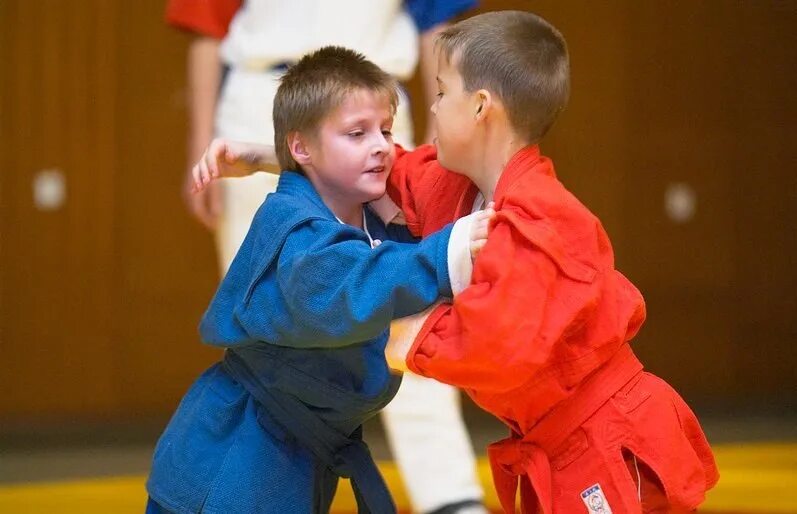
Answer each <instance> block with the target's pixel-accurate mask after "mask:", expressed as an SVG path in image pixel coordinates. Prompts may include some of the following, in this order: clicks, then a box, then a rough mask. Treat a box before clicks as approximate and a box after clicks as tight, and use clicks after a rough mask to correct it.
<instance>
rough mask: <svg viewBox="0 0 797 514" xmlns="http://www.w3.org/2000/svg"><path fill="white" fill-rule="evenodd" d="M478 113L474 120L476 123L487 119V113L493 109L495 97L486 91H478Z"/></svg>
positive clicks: (476, 100) (476, 98) (476, 96)
mask: <svg viewBox="0 0 797 514" xmlns="http://www.w3.org/2000/svg"><path fill="white" fill-rule="evenodd" d="M475 103H476V113H475V115H474V118H475V119H476V121H481V120H483V119H484V118H486V117H487V113H489V112H490V109H492V107H493V95H492V94H490V92H489V91H487V90H486V89H480V90H478V91H476V95H475Z"/></svg>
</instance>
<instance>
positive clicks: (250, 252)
mask: <svg viewBox="0 0 797 514" xmlns="http://www.w3.org/2000/svg"><path fill="white" fill-rule="evenodd" d="M396 102H397V97H396V89H395V83H394V81H393V80H392V79H391V78H390V76H389V75H387V74H386V73H384V72H383V71H382V70H380V69H379V68H378V67H376V66H375V65H374V64H372V63H371V62H369V61H367V60H365V59H364V58H363V57H362V56H361V55H359V54H357V53H355V52H352V51H349V50H345V49H341V48H335V47H327V48H324V49H322V50H319V51H317V52H314V53H313V54H310V55H308V56H306V57H305V58H303V59H302V60H301V61H299V63H297V64H296V65H295V66H294V67H293V68H291V70H290V71H289V72H288V73H286V75H285V76H284V78H283V79H282V82H281V85H280V88H279V90H278V92H277V96H276V97H275V106H274V125H275V134H276V135H275V140H276V153H277V158H278V160H279V162H280V165H281V167H282V169H285V170H296V171H288V172H285V173H283V174H282V176H281V177H280V181H279V185H278V188H277V191H276V193H274V194H272V195H269V197H268V198H267V200H266V201H265V202H264V204H263V206H262V207H261V208H260V210H259V211H258V213H257V214H256V216H255V218H254V221H253V223H252V226H251V228H250V230H249V233H248V235H247V237H246V239H245V241H244V243H243V245H242V246H241V249H240V251H239V252H238V254H237V256H236V257H235V260H234V261H233V263H232V265H231V267H230V270H229V272H228V273H227V275H226V277H225V278H224V280H223V281H222V283H221V285H220V287H219V289H218V291H217V292H216V295H215V297H214V298H213V300H212V302H211V304H210V307H209V308H208V311H207V312H206V313H205V316H204V318H203V320H202V323H201V325H200V332H201V335H202V338H203V339H204V340H205V341H206V342H207V343H209V344H213V345H217V346H222V347H225V348H227V351H226V353H225V357H224V359H223V361H222V362H220V363H218V364H216V365H214V366H213V367H211V368H210V369H209V370H207V371H206V372H205V373H204V374H203V375H202V376H201V377H200V378H199V379H198V380H197V381H196V382H195V383H194V385H193V386H192V387H191V389H190V390H189V391H188V393H187V394H186V396H185V397H184V398H183V400H182V402H181V404H180V406H179V407H178V409H177V412H176V413H175V414H174V416H173V418H172V420H171V421H170V423H169V425H168V426H167V428H166V430H165V432H164V434H163V435H162V436H161V439H160V440H159V442H158V445H157V447H156V449H155V454H154V459H153V466H152V471H151V474H150V477H149V480H148V482H147V491H148V493H149V495H150V500H149V503H148V507H147V509H148V511H151V512H162V511H167V512H181V513H193V512H208V513H212V512H219V513H232V512H264V513H284V512H291V513H305V512H306V513H310V512H327V511H328V510H329V505H330V503H331V501H332V497H333V495H334V492H335V488H336V486H337V481H338V477H340V476H345V477H351V479H352V484H353V487H354V490H355V495H356V497H357V501H358V505H359V510H360V512H364V513H369V512H370V513H376V514H383V513H390V512H395V507H394V505H393V503H392V501H391V499H390V496H389V494H388V491H387V488H386V487H385V485H384V482H383V481H382V479H381V477H380V476H379V473H378V471H377V469H376V466H375V464H374V462H373V459H372V458H371V456H370V454H369V452H368V449H367V447H366V446H365V445H364V443H363V442H362V438H361V425H362V423H363V421H365V420H366V419H367V418H369V417H370V416H372V415H373V414H375V413H376V412H377V411H378V410H379V409H381V408H382V407H384V405H385V404H387V402H389V401H390V399H391V398H392V396H393V395H394V394H395V392H396V390H397V388H398V385H399V380H400V379H399V378H398V377H397V376H395V375H393V374H391V373H390V371H389V370H388V367H387V364H386V362H385V358H384V347H385V342H386V340H387V327H388V325H389V323H390V321H391V320H392V319H394V318H399V317H403V316H407V315H410V314H413V313H417V312H419V311H422V310H424V309H426V308H427V307H429V306H430V305H431V304H432V303H434V301H435V300H437V299H438V297H440V296H444V297H450V296H451V286H450V278H449V270H448V255H449V252H460V251H463V252H467V251H468V245H460V246H457V245H450V244H449V238H450V234H451V230H452V228H451V226H448V227H446V228H444V229H442V230H441V231H439V232H438V233H436V234H434V235H432V236H430V237H428V238H426V239H424V240H423V241H422V242H420V243H418V244H403V243H396V242H392V241H385V242H384V243H381V244H380V241H379V240H380V239H381V240H386V239H396V238H397V237H398V234H397V233H396V232H397V231H398V230H400V229H399V228H398V227H389V228H385V227H384V225H381V221H379V219H378V218H377V217H376V216H375V215H374V214H373V213H371V212H370V211H369V210H368V209H367V208H365V207H364V204H365V203H367V202H369V201H371V200H374V199H376V198H379V197H381V196H382V195H383V194H384V192H385V183H386V180H387V176H388V174H389V172H390V169H391V167H392V165H393V160H394V158H395V149H394V145H393V143H392V140H391V135H390V128H391V124H392V118H393V114H394V112H395V108H396ZM264 122H265V121H264ZM391 236H392V237H391ZM483 237H486V229H485V232H484V234H483Z"/></svg>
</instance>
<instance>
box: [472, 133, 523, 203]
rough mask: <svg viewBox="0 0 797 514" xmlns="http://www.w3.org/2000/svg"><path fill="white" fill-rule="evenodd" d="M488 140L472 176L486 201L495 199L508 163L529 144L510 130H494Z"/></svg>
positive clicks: (488, 135)
mask: <svg viewBox="0 0 797 514" xmlns="http://www.w3.org/2000/svg"><path fill="white" fill-rule="evenodd" d="M486 140H487V144H485V145H484V149H483V152H482V155H481V158H480V159H478V162H479V166H478V167H477V168H476V169H474V174H473V176H472V177H470V178H471V180H472V181H473V183H474V184H476V187H478V188H479V191H481V193H482V196H484V201H485V203H487V202H491V201H493V196H495V188H496V186H497V185H498V181H499V180H500V178H501V174H502V173H503V172H504V168H506V165H507V163H508V162H509V161H510V159H512V157H513V156H514V155H515V154H516V153H517V152H519V151H520V150H521V149H522V148H524V147H526V146H528V144H529V143H528V142H527V141H523V140H521V139H520V138H518V137H517V136H516V135H515V134H514V133H512V132H510V131H493V133H492V134H489V133H488V134H487V138H486Z"/></svg>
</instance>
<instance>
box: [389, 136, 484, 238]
mask: <svg viewBox="0 0 797 514" xmlns="http://www.w3.org/2000/svg"><path fill="white" fill-rule="evenodd" d="M470 185H471V182H470V180H468V178H467V177H464V176H462V175H457V174H455V173H453V172H451V171H448V170H447V169H445V168H443V167H442V166H440V163H439V162H437V150H436V149H435V147H434V146H433V145H422V146H419V147H418V148H416V149H415V150H413V151H407V150H405V149H404V148H402V147H401V146H399V145H396V160H395V162H394V164H393V170H392V171H391V172H390V177H389V178H388V181H387V192H388V194H389V195H390V198H391V199H392V200H393V202H395V203H396V205H398V206H399V207H400V208H401V210H402V211H403V212H404V218H405V219H406V220H407V228H409V229H410V232H412V234H413V235H414V236H416V237H422V236H427V235H429V234H431V233H433V232H436V231H437V230H439V229H441V228H442V227H444V226H445V225H446V224H448V223H451V222H452V221H454V220H455V218H456V211H457V206H458V205H459V201H460V199H461V198H462V194H463V193H464V192H465V190H466V189H467V188H468V187H469V186H470Z"/></svg>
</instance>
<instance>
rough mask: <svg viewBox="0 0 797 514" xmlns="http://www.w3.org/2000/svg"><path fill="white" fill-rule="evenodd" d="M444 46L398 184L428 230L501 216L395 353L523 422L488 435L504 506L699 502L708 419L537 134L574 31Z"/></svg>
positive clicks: (488, 35) (486, 24) (482, 23)
mask: <svg viewBox="0 0 797 514" xmlns="http://www.w3.org/2000/svg"><path fill="white" fill-rule="evenodd" d="M438 47H439V50H440V53H439V63H438V65H439V70H438V82H439V85H440V92H439V95H438V100H437V102H436V103H435V105H434V106H433V108H432V112H433V113H434V114H435V119H436V125H437V133H438V140H437V145H436V146H437V148H436V150H435V148H433V147H430V146H426V147H420V148H419V149H417V150H415V151H414V152H403V151H401V150H400V149H399V152H398V154H397V158H396V163H395V165H394V167H393V171H392V174H391V177H390V179H389V182H388V191H389V193H390V196H391V197H392V198H393V200H394V201H395V202H396V203H397V204H398V205H399V207H400V208H401V209H402V211H403V213H404V217H405V219H406V222H407V225H408V227H409V228H410V230H411V231H412V232H413V233H414V234H415V235H417V236H425V235H427V234H430V233H432V232H433V231H435V230H436V229H438V228H440V227H442V226H444V225H445V224H446V223H449V222H450V221H451V220H453V219H456V218H458V217H461V216H463V215H465V214H469V213H471V212H473V211H475V210H478V209H480V208H482V206H483V205H484V203H485V202H494V203H495V210H496V211H497V213H496V215H495V217H494V219H493V221H492V228H491V232H490V236H489V238H488V241H487V243H486V245H485V246H484V247H483V248H482V249H481V253H480V254H479V256H478V258H477V259H476V261H475V264H474V265H473V269H472V279H471V280H470V282H469V283H464V284H461V285H459V286H456V285H455V284H452V288H453V289H454V293H455V297H454V299H453V301H452V302H451V303H445V304H441V305H439V306H437V307H436V308H434V309H433V310H432V311H431V313H428V314H427V316H426V317H423V318H408V319H406V320H405V321H403V322H400V324H399V325H397V326H395V327H394V329H393V330H392V331H391V332H392V335H391V341H390V343H389V348H388V351H389V355H388V356H389V360H391V362H393V363H394V364H395V365H396V367H399V368H400V367H402V365H403V364H404V363H406V366H407V367H408V368H409V369H410V370H412V371H414V372H416V373H418V374H420V375H423V376H427V377H432V378H435V379H437V380H440V381H442V382H446V383H449V384H453V385H456V386H459V387H461V388H463V389H464V390H465V391H466V392H467V393H468V394H469V395H470V396H471V398H473V400H474V401H475V402H476V403H477V404H478V405H479V406H481V407H482V408H483V409H485V410H487V411H488V412H491V413H492V414H494V415H496V416H497V417H499V418H500V419H501V420H502V421H503V422H504V423H506V425H507V426H509V428H510V429H511V434H510V436H509V437H508V438H507V439H504V440H502V441H499V442H497V443H494V444H492V445H490V447H489V448H488V454H489V457H490V462H491V465H492V469H493V476H494V480H495V485H496V489H497V492H498V495H499V498H500V500H501V504H502V506H503V508H504V510H505V511H506V512H507V513H513V512H515V507H516V495H517V490H518V489H520V504H521V511H522V512H523V513H528V514H532V513H541V514H573V513H578V512H587V513H591V514H592V513H594V514H598V513H601V514H612V513H613V514H622V513H640V512H645V513H654V512H657V513H658V512H661V513H665V512H668V513H672V512H688V511H692V510H694V509H696V508H697V506H698V505H699V504H700V503H701V502H702V501H703V499H704V496H705V492H706V491H707V490H708V489H710V488H711V487H712V486H713V485H714V484H715V483H716V482H717V480H718V472H717V468H716V465H715V463H714V458H713V456H712V453H711V450H710V448H709V446H708V443H707V441H706V439H705V436H704V435H703V431H702V429H701V428H700V425H699V424H698V422H697V419H696V418H695V416H694V414H693V413H692V411H691V410H690V409H689V407H688V406H687V405H686V404H685V403H684V401H683V399H682V398H681V397H680V396H679V395H678V393H676V392H675V391H674V390H673V389H672V388H671V387H670V386H669V385H667V384H666V383H665V382H664V381H662V380H661V379H659V378H658V377H655V376H654V375H651V374H649V373H647V372H644V371H643V370H642V364H641V363H640V362H639V360H638V359H637V358H636V357H635V356H634V353H633V351H632V350H631V348H630V346H629V344H628V343H629V341H630V340H631V339H632V338H633V337H634V335H636V333H637V331H638V330H639V328H640V326H641V325H642V323H643V321H644V318H645V305H644V300H643V299H642V296H641V294H640V293H639V291H638V290H637V289H636V288H635V287H634V286H633V284H631V283H630V282H629V281H628V280H627V279H626V278H625V277H624V276H623V275H622V274H621V273H619V272H618V271H617V270H615V269H614V255H613V252H612V247H611V243H610V242H609V239H608V237H607V235H606V233H605V231H604V230H603V227H602V226H601V223H600V221H599V220H598V219H597V218H596V217H595V216H594V215H593V214H592V213H591V212H589V210H588V209H587V208H586V207H585V206H583V205H582V204H581V203H580V202H579V201H578V200H577V199H576V198H575V197H574V196H573V195H572V194H570V193H569V192H568V191H567V190H566V189H565V188H564V186H563V185H562V184H561V183H560V182H559V181H558V180H557V178H556V175H555V173H554V169H553V165H552V163H551V161H550V160H549V159H547V158H545V157H543V156H541V155H540V151H539V147H538V146H537V144H538V142H539V141H540V140H541V139H542V137H543V136H544V135H545V133H546V131H547V130H548V128H549V127H550V126H551V125H552V123H553V122H554V120H555V118H556V116H557V115H558V113H559V112H560V111H561V110H562V109H563V108H564V105H565V103H566V101H567V97H568V92H569V64H568V57H567V49H566V45H565V42H564V40H563V38H562V36H561V35H560V34H559V32H558V31H557V30H556V29H555V28H553V27H552V26H551V25H550V24H548V23H547V22H546V21H545V20H543V19H541V18H539V17H538V16H535V15H533V14H531V13H526V12H515V11H505V12H493V13H487V14H482V15H479V16H475V17H473V18H470V19H467V20H465V21H463V22H460V23H458V24H456V25H454V26H452V27H451V28H449V29H448V30H446V31H445V32H444V33H443V34H442V36H441V37H440V39H439V43H438ZM222 146H223V145H222ZM244 150H246V149H244ZM232 153H235V152H232ZM244 153H246V152H244ZM256 153H257V152H254V153H252V152H250V153H248V154H247V155H246V157H245V158H241V160H240V161H243V160H246V159H248V160H249V161H250V162H252V163H254V162H255V161H257V160H258V158H257V156H256V155H255V154H256ZM209 154H210V157H211V158H210V159H209V161H210V162H211V170H210V171H209V169H208V166H207V164H205V163H200V166H199V167H198V171H197V173H196V176H197V177H198V178H199V181H200V182H202V181H206V180H207V179H208V176H209V175H210V176H218V175H219V173H220V172H219V171H218V169H217V167H218V161H222V160H225V159H223V158H222V157H223V156H224V155H225V153H224V150H223V148H222V149H221V150H220V149H219V148H216V149H213V151H210V152H209ZM226 160H227V161H228V162H230V163H231V164H233V162H232V161H235V160H236V158H235V156H234V155H231V154H230V153H228V154H227V159H226ZM240 161H239V164H240ZM234 165H235V164H233V166H234ZM244 167H245V166H244ZM448 170H451V171H448ZM452 172H453V173H452ZM226 173H227V172H222V173H221V174H222V175H225V174H226ZM467 230H468V229H467V227H464V226H463V228H462V231H467ZM454 237H466V233H464V234H459V235H457V234H453V233H452V238H454ZM461 265H462V266H463V267H465V268H467V267H468V266H469V265H470V262H469V260H468V259H463V261H462V262H461ZM449 266H452V264H451V263H449ZM416 333H417V336H416Z"/></svg>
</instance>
